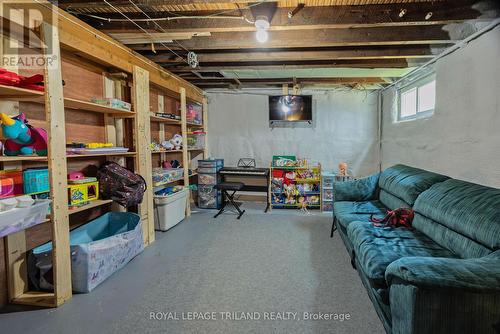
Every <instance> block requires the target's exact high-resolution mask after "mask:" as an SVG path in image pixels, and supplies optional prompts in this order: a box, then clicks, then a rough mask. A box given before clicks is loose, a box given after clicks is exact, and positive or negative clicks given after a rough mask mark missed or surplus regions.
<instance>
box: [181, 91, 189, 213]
mask: <svg viewBox="0 0 500 334" xmlns="http://www.w3.org/2000/svg"><path fill="white" fill-rule="evenodd" d="M179 94H180V97H181V133H182V168H183V169H184V187H189V154H188V145H187V116H186V115H187V99H186V90H185V89H184V88H182V87H181V88H180V90H179ZM186 216H187V217H189V216H191V192H190V191H189V190H188V192H187V199H186Z"/></svg>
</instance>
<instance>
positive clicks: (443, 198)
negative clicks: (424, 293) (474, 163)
mask: <svg viewBox="0 0 500 334" xmlns="http://www.w3.org/2000/svg"><path fill="white" fill-rule="evenodd" d="M413 210H415V212H416V217H415V219H414V221H413V226H414V227H415V228H416V229H417V230H419V231H421V232H423V233H424V234H426V235H427V236H428V237H430V238H431V239H433V240H434V241H435V242H436V243H438V244H439V245H441V246H443V247H446V248H448V249H449V250H451V251H453V252H455V253H456V254H457V255H459V256H461V257H462V258H473V257H480V256H484V255H486V254H489V253H491V252H493V251H495V250H498V249H500V189H494V188H490V187H485V186H481V185H478V184H473V183H469V182H465V181H460V180H455V179H449V180H447V181H444V182H442V183H437V184H435V185H433V186H432V187H431V188H430V189H428V190H427V191H424V192H423V193H422V194H420V196H419V197H418V198H417V200H416V202H415V205H414V207H413Z"/></svg>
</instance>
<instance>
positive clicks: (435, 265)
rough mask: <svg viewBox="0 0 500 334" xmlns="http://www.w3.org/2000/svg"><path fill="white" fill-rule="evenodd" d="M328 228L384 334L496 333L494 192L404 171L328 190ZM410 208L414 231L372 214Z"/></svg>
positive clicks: (498, 214)
mask: <svg viewBox="0 0 500 334" xmlns="http://www.w3.org/2000/svg"><path fill="white" fill-rule="evenodd" d="M334 200H335V203H334V215H335V218H334V224H336V225H337V227H338V231H339V234H340V236H341V238H342V240H343V242H344V244H345V246H346V248H347V250H348V252H349V255H350V256H351V261H352V264H353V266H354V267H355V268H356V269H357V270H358V273H359V275H360V277H361V280H362V282H363V284H364V285H365V287H366V289H367V290H368V295H369V296H370V299H371V300H372V302H373V304H374V305H375V309H376V311H377V313H378V315H379V317H380V319H381V320H382V322H383V324H384V327H385V329H386V331H387V332H388V333H411V334H423V333H433V334H434V333H500V189H493V188H489V187H485V186H481V185H478V184H473V183H468V182H465V181H460V180H456V179H451V178H449V177H447V176H444V175H440V174H436V173H432V172H429V171H425V170H421V169H418V168H413V167H409V166H404V165H396V166H393V167H390V168H388V169H386V170H384V171H383V172H381V173H378V174H375V175H372V176H369V177H367V178H364V179H360V180H356V181H348V182H338V183H336V184H335V185H334ZM400 207H411V208H413V210H414V211H415V218H414V220H413V227H414V229H406V228H401V227H400V228H381V227H375V226H373V224H372V223H370V216H371V215H374V216H376V217H382V216H383V215H384V214H385V213H386V212H387V210H393V209H396V208H400Z"/></svg>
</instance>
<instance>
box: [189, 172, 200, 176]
mask: <svg viewBox="0 0 500 334" xmlns="http://www.w3.org/2000/svg"><path fill="white" fill-rule="evenodd" d="M195 175H198V173H197V172H194V173H193V174H191V175H189V177H191V176H195Z"/></svg>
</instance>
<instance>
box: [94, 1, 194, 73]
mask: <svg viewBox="0 0 500 334" xmlns="http://www.w3.org/2000/svg"><path fill="white" fill-rule="evenodd" d="M129 1H130V2H131V3H132V4H134V3H133V2H132V0H129ZM104 2H105V3H106V4H107V5H108V6H110V7H111V8H112V9H113V10H114V11H116V12H117V13H119V14H121V15H122V16H123V17H125V18H126V19H127V21H129V22H131V23H132V24H133V25H135V26H136V27H137V28H139V29H140V30H142V31H143V32H144V33H145V34H146V35H148V36H149V37H151V43H154V37H153V35H151V33H150V32H148V31H147V30H146V29H144V28H143V27H141V26H140V25H138V24H137V23H136V22H134V21H133V20H132V19H130V18H129V17H128V16H127V15H125V13H123V12H121V11H120V10H119V9H118V8H116V7H115V6H113V5H112V4H111V3H109V2H108V0H104ZM134 5H135V4H134ZM160 44H161V45H162V46H163V47H165V48H166V49H167V50H169V51H170V52H171V53H173V54H174V55H176V56H177V57H179V58H181V59H182V60H183V61H184V62H185V63H186V64H188V65H190V64H189V62H188V61H187V60H186V59H184V57H182V56H181V55H179V54H178V53H177V52H175V51H174V50H172V49H171V48H170V47H168V45H166V44H165V43H164V42H160ZM190 66H191V65H190Z"/></svg>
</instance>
